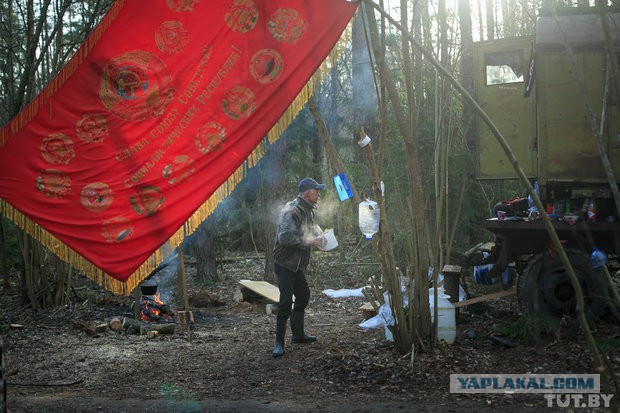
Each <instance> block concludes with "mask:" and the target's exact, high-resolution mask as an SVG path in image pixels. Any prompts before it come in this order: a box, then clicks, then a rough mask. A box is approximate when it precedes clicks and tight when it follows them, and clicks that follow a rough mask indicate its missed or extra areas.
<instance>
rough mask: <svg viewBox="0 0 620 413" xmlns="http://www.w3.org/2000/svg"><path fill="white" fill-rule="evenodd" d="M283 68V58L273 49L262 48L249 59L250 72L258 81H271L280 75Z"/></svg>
mask: <svg viewBox="0 0 620 413" xmlns="http://www.w3.org/2000/svg"><path fill="white" fill-rule="evenodd" d="M283 68H284V59H282V56H280V53H278V52H276V51H275V50H273V49H262V50H259V51H258V52H256V53H254V56H252V59H250V74H251V75H252V77H253V78H254V79H255V80H256V81H257V82H260V83H271V82H274V81H276V80H278V78H279V77H280V76H282V70H283Z"/></svg>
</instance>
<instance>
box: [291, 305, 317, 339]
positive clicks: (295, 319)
mask: <svg viewBox="0 0 620 413" xmlns="http://www.w3.org/2000/svg"><path fill="white" fill-rule="evenodd" d="M291 331H292V332H293V339H292V341H293V343H313V342H315V341H316V337H314V336H307V335H306V333H304V313H303V311H295V310H293V311H292V312H291Z"/></svg>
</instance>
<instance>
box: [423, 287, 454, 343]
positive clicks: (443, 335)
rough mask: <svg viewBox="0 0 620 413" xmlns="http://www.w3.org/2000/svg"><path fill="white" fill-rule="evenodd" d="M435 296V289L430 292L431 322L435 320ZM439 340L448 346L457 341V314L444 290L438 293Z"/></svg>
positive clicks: (439, 290)
mask: <svg viewBox="0 0 620 413" xmlns="http://www.w3.org/2000/svg"><path fill="white" fill-rule="evenodd" d="M434 302H435V296H434V292H433V289H432V288H431V289H430V290H429V291H428V303H429V307H430V310H431V321H433V322H434V320H435V308H434V307H435V306H434ZM437 320H438V321H437V340H444V341H445V342H446V343H448V344H454V340H455V339H456V313H455V311H454V304H452V303H451V302H450V297H449V296H448V295H446V294H445V293H444V291H443V289H441V288H440V289H438V291H437Z"/></svg>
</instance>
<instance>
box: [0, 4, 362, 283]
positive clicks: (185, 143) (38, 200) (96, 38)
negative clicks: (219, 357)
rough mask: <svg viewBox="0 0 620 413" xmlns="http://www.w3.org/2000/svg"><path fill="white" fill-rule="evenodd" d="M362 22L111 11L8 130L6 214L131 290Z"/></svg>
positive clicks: (2, 164)
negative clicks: (350, 28)
mask: <svg viewBox="0 0 620 413" xmlns="http://www.w3.org/2000/svg"><path fill="white" fill-rule="evenodd" d="M355 9H356V5H355V4H354V3H351V2H348V1H344V0H311V1H309V0H131V1H122V0H119V1H117V2H116V3H115V4H114V5H113V6H112V7H111V9H110V10H109V12H108V14H107V15H106V16H105V17H104V19H103V20H102V21H101V23H100V24H99V25H98V26H97V28H96V29H95V30H94V31H93V33H91V35H90V36H89V37H88V38H87V40H86V41H85V42H84V44H83V45H82V47H81V48H80V50H79V51H78V52H77V53H76V55H75V56H74V57H73V58H72V60H71V61H70V62H69V63H68V64H67V66H66V67H65V68H64V69H63V70H62V71H61V73H60V74H59V75H58V76H57V77H56V78H55V79H54V80H53V81H52V82H51V83H50V85H48V87H47V88H46V89H45V90H44V91H43V92H42V93H41V94H40V95H39V96H38V97H37V98H36V99H35V100H34V101H33V102H31V103H30V104H29V105H28V106H27V107H26V108H24V110H22V112H20V114H19V115H18V116H16V118H14V119H13V120H12V121H11V122H9V124H7V125H6V126H5V127H4V128H3V129H2V130H0V138H2V147H1V148H0V174H1V176H2V179H1V180H0V198H2V199H3V200H4V201H5V204H4V205H5V211H4V213H5V215H7V216H10V215H12V214H13V219H15V216H19V217H21V218H20V219H25V220H27V221H32V222H34V223H36V224H37V225H38V227H42V228H43V229H44V230H45V232H46V233H47V234H51V236H52V238H53V239H56V240H59V241H61V242H62V243H63V244H64V245H66V246H68V247H69V248H70V249H71V250H73V251H74V252H77V253H78V254H79V255H80V256H81V257H83V258H85V259H86V260H87V261H88V262H90V263H92V264H93V265H94V266H96V267H97V268H99V269H101V270H103V271H104V272H105V273H107V274H108V275H110V276H112V277H113V278H115V279H116V280H120V281H123V282H124V281H126V280H127V279H128V278H129V277H130V276H131V275H132V274H134V272H135V271H136V270H137V269H138V268H139V267H140V266H141V265H142V264H143V263H144V262H145V260H147V258H149V257H151V256H152V255H153V253H154V252H155V251H156V250H157V249H158V248H159V247H160V246H162V245H163V244H164V243H165V242H166V241H168V240H169V239H170V238H171V237H172V236H173V235H174V234H176V233H177V231H178V230H179V228H182V226H183V224H184V223H185V222H186V221H187V220H188V219H189V218H190V217H191V216H192V215H193V214H194V213H195V212H196V211H197V210H198V209H199V208H201V207H203V206H204V203H205V201H206V200H207V199H209V198H210V197H211V196H212V194H213V193H214V192H215V191H216V190H217V189H218V187H220V185H222V184H223V183H225V182H226V181H227V180H228V179H229V177H230V176H231V174H233V173H234V172H235V171H236V170H237V169H238V168H239V167H240V165H242V164H243V162H244V161H245V160H246V158H248V156H250V155H251V154H252V151H253V150H254V149H255V148H256V146H257V145H258V144H259V143H260V142H261V141H262V139H263V138H264V137H265V136H266V135H267V133H268V132H269V130H270V129H271V128H272V126H273V125H274V124H275V123H276V122H277V121H278V119H279V118H280V117H281V116H282V114H283V113H284V112H285V110H286V109H287V107H288V106H289V105H290V104H291V102H292V101H293V100H294V99H295V98H296V96H297V95H298V93H299V92H300V91H301V90H302V88H303V87H304V85H305V84H306V82H307V81H308V79H309V78H310V77H311V76H312V74H313V73H314V72H315V71H316V69H317V68H318V67H319V65H320V64H321V63H322V61H323V60H324V59H325V57H326V56H327V55H328V54H329V52H330V51H331V49H332V47H333V46H334V44H335V43H336V41H337V40H338V39H339V37H340V35H341V33H342V32H343V30H344V28H345V27H346V25H347V23H348V22H349V20H350V18H351V16H352V15H353V13H354V12H355ZM7 204H8V205H7ZM9 206H10V208H13V209H14V210H13V212H12V213H7V211H6V210H7V208H6V207H9ZM15 220H16V221H18V219H15ZM21 225H22V226H26V224H24V223H22V224H21ZM30 233H32V234H33V235H35V236H37V234H38V233H37V231H36V230H31V231H30ZM51 244H53V242H52V243H51ZM52 248H53V245H52ZM142 278H143V277H142Z"/></svg>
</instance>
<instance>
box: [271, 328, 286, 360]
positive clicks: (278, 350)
mask: <svg viewBox="0 0 620 413" xmlns="http://www.w3.org/2000/svg"><path fill="white" fill-rule="evenodd" d="M285 335H286V320H277V322H276V345H275V346H274V347H273V351H272V352H271V355H272V356H273V357H280V356H283V355H284V336H285Z"/></svg>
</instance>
